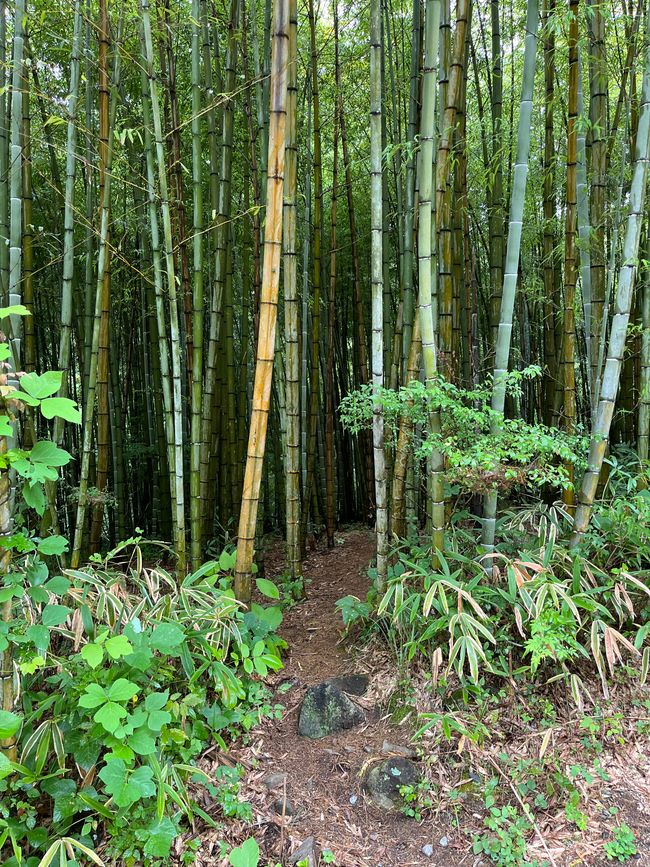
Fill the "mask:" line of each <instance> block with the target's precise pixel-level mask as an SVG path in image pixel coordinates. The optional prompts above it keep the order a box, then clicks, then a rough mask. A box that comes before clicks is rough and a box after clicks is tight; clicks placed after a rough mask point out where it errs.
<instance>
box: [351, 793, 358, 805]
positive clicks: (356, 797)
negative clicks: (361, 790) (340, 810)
mask: <svg viewBox="0 0 650 867" xmlns="http://www.w3.org/2000/svg"><path fill="white" fill-rule="evenodd" d="M358 800H359V798H358V796H357V795H350V803H351V804H352V806H353V807H354V805H355V804H356V803H357V801H358Z"/></svg>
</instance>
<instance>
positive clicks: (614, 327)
mask: <svg viewBox="0 0 650 867" xmlns="http://www.w3.org/2000/svg"><path fill="white" fill-rule="evenodd" d="M649 35H650V7H649V11H648V13H647V16H646V45H645V62H644V70H643V84H642V88H641V105H640V110H639V125H638V131H637V136H636V154H635V159H634V169H633V173H632V183H631V186H630V198H629V205H628V215H627V227H626V232H625V240H624V243H623V257H622V260H621V266H620V270H619V276H618V287H617V292H616V300H615V305H614V315H613V317H612V322H611V330H610V336H609V344H608V349H607V361H606V362H605V369H604V372H603V378H602V384H601V387H600V395H599V400H598V409H597V412H596V418H595V420H594V424H593V427H592V432H591V444H590V447H589V457H588V459H587V470H586V472H585V475H584V478H583V480H582V486H581V490H580V497H579V503H578V508H577V509H576V514H575V519H574V525H573V535H572V537H571V546H572V547H576V546H577V545H578V544H579V542H580V539H581V538H582V536H583V535H584V533H585V532H586V530H587V527H588V526H589V520H590V518H591V512H592V508H593V504H594V499H595V496H596V490H597V488H598V479H599V477H600V472H601V469H602V466H603V461H604V458H605V454H606V452H607V447H608V442H609V432H610V428H611V424H612V417H613V415H614V408H615V405H616V395H617V392H618V385H619V380H620V376H621V368H622V365H623V355H624V352H625V340H626V337H627V328H628V324H629V320H630V313H631V310H632V299H633V295H634V281H635V278H636V271H637V267H638V265H637V261H638V255H639V242H640V238H641V226H642V223H643V218H644V216H645V214H644V203H645V195H646V187H647V180H648V164H649V162H650V40H649V38H648V37H649Z"/></svg>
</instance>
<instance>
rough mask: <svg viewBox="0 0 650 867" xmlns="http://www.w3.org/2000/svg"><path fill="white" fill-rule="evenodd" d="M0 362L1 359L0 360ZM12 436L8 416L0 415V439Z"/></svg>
mask: <svg viewBox="0 0 650 867" xmlns="http://www.w3.org/2000/svg"><path fill="white" fill-rule="evenodd" d="M0 361H2V359H1V358H0ZM13 435H14V432H13V428H12V427H11V424H10V422H9V416H7V415H0V436H2V437H11V436H13Z"/></svg>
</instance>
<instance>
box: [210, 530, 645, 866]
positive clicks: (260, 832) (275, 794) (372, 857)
mask: <svg viewBox="0 0 650 867" xmlns="http://www.w3.org/2000/svg"><path fill="white" fill-rule="evenodd" d="M373 554H374V541H373V537H372V535H371V534H370V533H369V532H368V531H367V530H366V529H365V528H358V527H355V528H349V529H347V530H346V531H344V532H341V533H339V534H337V537H336V544H335V546H334V548H332V549H329V550H328V549H327V548H325V547H324V545H323V546H321V547H319V548H318V550H315V551H312V552H311V553H310V555H309V556H308V558H307V559H306V561H305V563H304V575H305V579H306V582H307V585H306V592H307V596H306V599H305V600H303V601H301V602H300V603H299V604H297V605H295V606H294V607H292V608H290V609H288V610H287V611H286V612H285V617H284V622H283V625H282V629H281V634H282V636H283V638H284V639H285V640H286V641H287V643H288V651H287V656H286V659H285V666H284V668H283V670H282V671H281V672H280V673H279V675H277V676H276V682H275V684H274V687H275V690H276V694H275V699H274V700H275V701H277V702H278V703H281V704H282V705H283V706H284V708H285V710H284V712H283V713H282V717H281V719H265V720H263V721H262V723H260V725H259V726H257V727H255V728H254V729H253V730H252V731H251V732H250V735H249V738H248V742H247V743H246V744H245V745H237V746H235V747H233V748H232V750H231V752H230V753H229V754H228V756H225V757H224V756H222V755H221V756H219V755H215V756H214V761H215V765H217V764H219V763H220V762H223V761H224V760H225V761H226V762H231V763H232V762H237V763H240V764H241V765H243V767H244V768H246V769H247V773H246V776H245V778H244V780H243V781H242V786H241V791H240V796H241V797H242V798H244V799H246V800H248V801H249V802H250V803H251V804H252V805H253V812H254V822H253V823H252V824H248V825H244V824H243V823H237V822H232V823H228V825H229V827H228V832H227V836H228V841H229V842H230V843H232V844H234V843H241V841H242V840H243V839H246V838H247V837H249V836H255V838H256V839H257V841H258V843H259V844H260V847H261V850H262V854H263V859H262V861H261V864H266V863H269V864H275V863H281V864H282V865H285V864H287V865H290V864H292V863H293V862H292V860H291V853H293V852H295V851H296V849H297V848H298V847H299V846H300V844H301V843H302V842H303V841H304V840H305V839H306V838H308V837H314V838H315V840H316V841H317V844H318V845H319V847H320V848H321V849H324V850H327V849H329V850H331V852H332V853H333V855H334V857H335V859H336V860H335V862H334V863H335V864H336V865H339V867H368V865H372V867H410V865H431V867H461V865H462V867H479V865H481V867H489V865H491V864H492V861H490V860H489V858H488V857H487V856H485V855H483V856H482V858H483V860H481V856H477V855H475V854H473V852H472V834H473V833H474V832H479V833H480V832H481V830H482V829H483V819H484V816H485V815H486V812H487V811H486V809H485V806H484V802H483V798H482V797H479V796H478V795H472V796H470V797H465V798H463V801H462V803H461V804H459V805H458V806H456V807H455V808H453V809H452V808H444V809H440V810H437V811H436V810H434V811H433V814H432V815H428V816H427V817H426V818H425V819H424V820H423V821H422V822H421V823H417V822H416V821H415V820H413V819H411V818H408V817H406V816H404V815H403V814H402V813H400V812H398V811H396V812H386V811H384V810H382V809H379V808H377V807H375V806H373V805H372V804H371V803H369V801H368V800H367V798H366V797H365V795H364V793H363V790H362V775H363V771H364V769H365V768H366V767H367V766H368V764H369V763H370V762H372V761H374V760H377V759H380V758H385V753H383V752H382V748H383V745H384V742H385V741H388V742H390V744H394V745H400V746H403V747H408V746H409V744H410V740H411V736H412V734H413V723H414V720H413V719H412V716H413V715H411V717H406V718H405V719H404V720H402V723H401V724H399V725H398V724H395V723H394V722H393V721H392V720H393V719H394V715H392V714H391V712H390V711H389V710H388V705H389V700H390V698H391V695H392V694H393V693H394V691H395V689H396V687H397V677H396V675H395V674H391V669H392V670H394V668H395V666H394V663H392V662H391V660H390V657H388V655H387V654H384V653H382V650H381V648H380V647H379V646H378V645H377V644H376V643H375V644H373V645H369V646H366V647H365V648H364V647H363V646H361V647H359V646H352V645H351V643H350V642H349V641H345V640H343V638H342V623H341V615H340V612H339V611H338V610H337V609H336V608H335V603H336V601H337V600H338V599H340V598H341V597H343V596H345V595H347V594H352V595H355V596H357V597H359V598H360V599H363V598H365V594H366V592H367V590H368V585H369V581H368V577H367V574H366V572H367V568H368V564H369V563H370V562H371V560H372V558H373ZM281 568H282V552H281V550H280V549H279V548H278V550H277V552H276V551H274V550H273V549H271V550H270V551H269V554H268V556H267V560H266V574H267V576H268V577H270V578H273V576H274V575H275V574H278V573H279V572H280V571H281ZM350 673H364V674H367V675H369V677H370V686H369V689H368V691H367V692H366V694H365V695H364V696H363V697H361V698H359V699H355V701H357V703H358V704H360V705H361V706H362V707H363V709H364V710H365V712H366V716H367V722H366V724H365V725H363V726H361V727H359V728H355V729H351V730H349V731H347V732H343V733H339V734H338V735H336V736H330V737H327V738H324V739H322V740H318V741H310V740H307V739H306V738H304V737H301V736H300V735H299V734H298V716H299V712H300V707H301V703H302V699H303V697H304V694H305V691H306V689H307V688H308V687H310V686H313V685H316V684H318V683H321V682H322V681H324V680H326V679H328V678H330V677H334V676H337V675H342V674H350ZM506 712H507V710H506ZM649 718H650V717H649ZM506 728H507V726H506ZM562 729H563V726H562V725H560V726H559V727H558V731H557V735H558V740H560V739H561V738H563V737H564V735H563V733H562ZM564 729H565V730H566V725H565V726H564ZM511 730H512V731H513V732H514V733H515V734H513V737H512V741H513V742H514V741H517V740H519V741H525V746H517V745H516V744H514V743H512V744H511V743H507V748H508V749H510V748H511V747H513V749H514V751H515V753H518V752H521V754H522V755H523V752H524V750H525V749H528V750H529V753H528V754H530V752H531V751H532V753H535V754H537V753H539V749H540V748H539V744H540V741H541V739H542V736H543V732H538V731H536V732H534V733H531V735H529V736H526V737H525V738H522V736H521V735H518V734H517V729H516V724H515V723H514V722H513V724H512V728H511ZM497 740H498V739H497ZM555 741H556V734H555V733H554V735H553V743H554V744H555ZM531 744H532V746H531ZM649 744H650V741H649V740H648V737H647V735H645V736H644V737H643V738H641V739H639V738H634V739H630V740H628V739H626V740H625V745H624V746H620V748H618V747H617V748H615V749H611V750H609V751H606V752H605V753H603V754H602V755H601V758H600V762H601V766H602V767H603V768H604V769H605V770H606V773H607V777H608V779H607V781H605V782H604V781H603V780H598V779H597V780H595V781H593V782H590V783H589V785H587V783H585V782H583V781H581V782H578V783H577V784H576V785H577V786H578V788H580V789H581V793H582V796H583V797H582V809H583V810H584V809H586V810H587V812H588V823H587V827H586V829H585V830H584V831H582V832H579V831H577V830H576V828H575V825H571V823H569V822H568V821H567V818H566V817H565V814H564V810H561V811H555V812H554V813H553V811H549V813H548V814H543V813H542V814H541V815H542V817H543V818H540V814H539V813H538V814H537V821H538V829H539V834H538V835H536V836H535V837H531V839H530V844H531V845H530V850H529V857H531V858H533V857H534V858H537V859H538V863H539V864H540V865H541V864H543V863H545V862H546V863H548V864H550V865H551V867H577V865H588V867H601V865H605V864H609V863H612V862H611V861H607V859H606V858H605V856H604V853H603V842H604V841H605V840H607V839H611V836H612V830H613V828H615V826H616V824H617V823H618V822H619V821H624V822H626V823H627V824H628V825H629V826H630V827H631V828H632V829H633V831H634V832H635V835H636V846H637V855H636V856H634V858H632V859H631V860H630V861H628V862H627V863H630V864H635V865H644V867H645V865H648V867H650V746H649ZM423 746H424V750H425V751H426V749H427V742H426V741H425V742H424V744H423ZM503 748H504V743H503V741H502V740H501V742H500V743H497V744H496V745H494V744H490V745H489V747H487V748H486V754H487V753H490V754H493V755H497V750H500V749H503ZM462 749H463V747H462V746H461V747H460V749H459V752H460V751H461V750H462ZM469 749H470V752H471V749H472V748H471V747H470V748H469ZM576 749H577V751H578V754H579V751H580V745H579V742H578V741H577V737H574V738H573V739H572V743H570V744H569V745H568V746H567V763H568V762H569V761H570V759H569V758H568V757H569V755H572V756H574V755H575V751H576ZM571 750H573V753H571ZM442 752H444V751H441V755H442ZM452 753H453V754H452ZM482 755H483V754H482V753H481V752H480V750H479V751H478V752H476V753H475V754H474V755H473V756H472V759H471V762H472V763H474V766H475V767H480V764H481V761H482ZM446 758H447V759H449V758H451V764H452V766H453V763H454V759H455V751H453V750H451V749H449V750H447V752H446ZM484 764H485V765H487V761H486V762H484ZM567 766H568V764H567ZM495 767H496V765H495ZM488 770H489V766H488ZM271 775H276V776H278V775H286V782H285V783H283V784H280V786H279V787H277V786H276V787H275V788H271V789H269V787H268V783H267V781H268V779H269V777H270V776H271ZM444 775H445V772H444V770H441V771H439V773H438V771H437V769H436V767H435V764H434V778H436V777H437V776H439V779H436V782H439V783H440V789H441V790H444V789H447V790H448V789H449V788H453V784H449V782H447V783H445V781H444ZM278 778H279V777H278ZM285 798H286V800H287V801H288V802H289V803H290V805H291V809H292V815H291V816H288V815H284V816H282V815H278V814H277V809H278V808H277V802H278V800H279V799H280V800H281V799H285ZM512 800H513V803H516V802H515V801H514V798H513V799H512ZM285 803H286V801H285ZM585 805H586V806H585ZM612 807H614V809H612ZM287 809H288V808H287V807H285V808H284V810H285V812H286V811H287ZM613 815H614V816H615V818H613ZM223 836H224V834H223V829H220V830H218V831H217V830H214V831H206V832H205V833H203V834H201V838H202V846H201V850H200V852H199V853H198V859H197V864H199V865H201V867H208V865H211V867H216V865H226V864H227V863H228V862H227V859H226V860H221V857H220V855H219V842H218V841H219V840H221V839H223ZM541 838H543V843H542V842H541ZM424 847H427V848H426V850H425V852H423V848H424ZM428 853H431V854H428ZM264 859H266V860H264ZM504 863H505V862H504ZM508 863H509V862H508ZM512 863H515V862H512Z"/></svg>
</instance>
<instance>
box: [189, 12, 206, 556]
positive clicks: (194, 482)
mask: <svg viewBox="0 0 650 867" xmlns="http://www.w3.org/2000/svg"><path fill="white" fill-rule="evenodd" d="M201 35H202V34H201V0H192V202H193V215H192V216H193V226H194V236H193V241H192V243H193V287H192V346H193V352H192V389H191V396H190V397H191V414H192V418H191V429H190V442H191V444H190V554H191V560H192V570H193V571H195V570H196V569H198V567H199V566H200V565H201V554H202V550H201V500H200V496H201V409H202V400H203V319H204V314H203V225H204V222H203V184H202V171H201V167H202V163H203V161H202V157H201V111H202V107H201V106H202V99H201V84H202V81H201Z"/></svg>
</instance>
